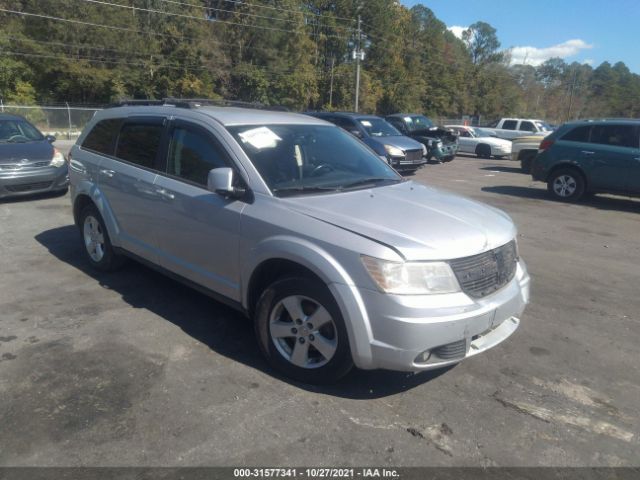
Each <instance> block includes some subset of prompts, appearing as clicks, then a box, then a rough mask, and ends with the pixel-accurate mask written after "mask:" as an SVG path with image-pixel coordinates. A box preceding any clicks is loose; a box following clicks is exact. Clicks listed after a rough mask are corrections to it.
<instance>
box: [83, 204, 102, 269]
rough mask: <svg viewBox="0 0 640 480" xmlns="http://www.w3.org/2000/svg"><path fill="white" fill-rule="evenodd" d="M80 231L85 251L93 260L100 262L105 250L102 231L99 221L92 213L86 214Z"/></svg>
mask: <svg viewBox="0 0 640 480" xmlns="http://www.w3.org/2000/svg"><path fill="white" fill-rule="evenodd" d="M82 231H83V237H84V245H85V247H86V249H87V253H88V254H89V256H90V257H91V259H92V260H93V261H94V262H100V261H101V260H102V258H103V257H104V252H105V245H104V233H103V232H102V227H101V225H100V222H99V221H98V220H97V219H96V218H95V217H94V216H93V215H87V216H86V217H85V219H84V225H83V229H82Z"/></svg>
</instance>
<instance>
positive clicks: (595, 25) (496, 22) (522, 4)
mask: <svg viewBox="0 0 640 480" xmlns="http://www.w3.org/2000/svg"><path fill="white" fill-rule="evenodd" d="M402 3H403V4H404V5H406V6H407V7H412V6H413V5H416V4H418V3H421V4H423V5H425V6H426V7H428V8H430V9H431V10H432V11H433V13H434V14H435V15H436V17H437V18H438V19H440V20H441V21H443V22H444V23H445V24H446V25H447V26H448V27H449V29H450V30H451V31H452V32H454V33H455V34H457V35H459V34H460V32H461V31H462V30H463V29H464V28H465V27H468V26H469V25H471V24H472V23H474V22H476V21H478V20H482V21H484V22H487V23H489V24H490V25H491V26H493V27H494V28H495V29H496V30H497V32H496V33H497V35H498V39H499V40H500V43H501V44H502V48H504V49H506V48H513V50H512V63H524V62H526V63H527V64H529V65H539V64H540V63H542V62H544V61H545V60H547V59H549V58H552V57H561V58H563V59H564V60H565V61H567V62H569V63H570V62H573V61H576V62H580V63H588V64H590V65H592V66H593V67H594V68H595V67H597V66H598V65H600V64H601V63H602V62H604V61H608V62H609V63H611V64H612V65H613V64H614V63H616V62H618V61H622V62H624V63H625V64H626V65H627V67H629V69H630V70H631V71H632V72H634V73H639V74H640V0H402Z"/></svg>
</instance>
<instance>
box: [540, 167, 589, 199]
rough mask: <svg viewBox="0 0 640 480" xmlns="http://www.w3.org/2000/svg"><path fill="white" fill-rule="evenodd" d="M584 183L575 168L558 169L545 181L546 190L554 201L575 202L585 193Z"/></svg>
mask: <svg viewBox="0 0 640 480" xmlns="http://www.w3.org/2000/svg"><path fill="white" fill-rule="evenodd" d="M585 187H586V182H585V181H584V177H583V176H582V174H581V173H580V172H579V171H578V170H576V169H575V168H560V169H558V170H556V171H554V172H553V173H552V174H551V176H550V177H549V180H548V181H547V189H548V190H549V193H551V195H552V196H553V198H555V199H556V200H560V201H562V202H576V201H578V200H580V198H582V196H583V195H584V192H585Z"/></svg>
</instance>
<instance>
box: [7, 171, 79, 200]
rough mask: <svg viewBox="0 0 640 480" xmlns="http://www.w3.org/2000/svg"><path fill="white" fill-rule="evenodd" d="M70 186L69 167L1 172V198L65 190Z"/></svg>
mask: <svg viewBox="0 0 640 480" xmlns="http://www.w3.org/2000/svg"><path fill="white" fill-rule="evenodd" d="M68 186H69V171H68V169H67V165H66V164H64V165H62V166H61V167H40V168H25V169H21V170H9V171H0V198H6V197H15V196H22V195H32V194H34V193H46V192H56V191H61V190H65V189H66V188H68Z"/></svg>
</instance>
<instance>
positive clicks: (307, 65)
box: [0, 0, 640, 123]
mask: <svg viewBox="0 0 640 480" xmlns="http://www.w3.org/2000/svg"><path fill="white" fill-rule="evenodd" d="M358 17H360V19H361V23H360V24H359V23H358V21H357V18H358ZM0 22H1V24H2V30H1V31H0V97H1V98H2V101H3V102H4V103H5V104H9V103H16V104H23V105H24V104H36V103H39V104H54V103H60V102H69V103H71V104H99V105H103V104H108V103H111V102H114V101H117V100H119V99H123V98H149V99H151V98H164V97H181V98H186V97H189V98H225V99H237V100H244V101H248V102H261V103H264V104H268V105H283V106H286V107H288V108H291V109H294V110H307V109H317V110H319V109H335V110H353V109H354V93H355V80H354V79H355V62H354V59H353V52H354V51H355V50H358V49H361V50H362V51H364V54H365V58H364V60H363V61H362V69H361V82H360V110H361V111H364V112H377V113H380V114H387V113H394V112H421V113H425V114H427V115H431V116H435V117H449V118H458V117H460V116H461V115H475V116H479V117H481V118H483V119H485V120H487V121H488V120H491V119H494V118H497V117H501V116H511V115H514V116H523V117H534V118H543V119H546V120H549V121H551V122H554V123H559V122H562V121H565V120H567V119H571V118H584V117H602V116H616V117H640V76H639V75H637V74H635V73H632V72H631V71H630V70H629V69H628V68H627V66H626V65H625V64H624V63H622V62H618V63H615V64H614V65H611V64H610V63H608V62H604V63H602V64H601V65H599V66H598V67H597V68H592V67H591V66H589V65H585V64H579V63H577V62H573V63H567V62H565V61H564V60H562V59H559V58H553V59H550V60H548V61H546V62H545V63H543V64H542V65H539V66H532V65H511V62H510V57H509V53H508V51H504V50H502V49H501V45H500V42H499V40H498V35H497V32H496V30H495V29H494V28H493V27H492V26H491V25H489V24H487V23H484V22H477V23H475V24H473V25H471V26H470V27H469V29H467V30H466V31H465V32H464V33H463V35H462V38H461V39H460V38H457V37H456V36H454V35H453V34H452V33H451V32H450V31H449V30H447V27H446V25H445V24H444V23H443V22H442V21H440V20H439V19H438V18H436V16H435V15H434V14H433V12H432V11H431V10H430V9H428V8H427V7H425V6H423V5H416V6H414V7H412V8H407V7H405V6H402V5H400V3H399V2H397V1H394V0H367V1H366V2H365V1H362V0H316V1H313V0H246V1H245V0H0ZM359 25H360V28H359Z"/></svg>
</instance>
